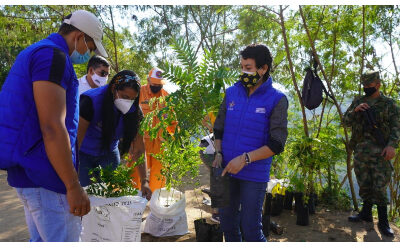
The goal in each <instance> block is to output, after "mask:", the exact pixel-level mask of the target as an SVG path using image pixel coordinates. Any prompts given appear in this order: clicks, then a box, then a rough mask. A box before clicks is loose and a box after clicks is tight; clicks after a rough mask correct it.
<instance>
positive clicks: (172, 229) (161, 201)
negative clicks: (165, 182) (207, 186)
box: [143, 188, 188, 237]
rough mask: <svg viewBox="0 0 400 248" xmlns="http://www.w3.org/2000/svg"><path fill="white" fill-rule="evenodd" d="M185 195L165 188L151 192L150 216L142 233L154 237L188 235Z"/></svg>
mask: <svg viewBox="0 0 400 248" xmlns="http://www.w3.org/2000/svg"><path fill="white" fill-rule="evenodd" d="M185 208H186V200H185V194H183V193H182V192H180V191H177V190H175V189H171V190H170V191H167V189H166V188H162V189H158V190H156V191H154V192H153V195H152V196H151V200H150V214H149V216H148V217H147V218H146V224H145V226H144V230H143V232H145V233H149V234H151V235H153V236H155V237H165V236H175V235H185V234H187V233H188V225H187V217H186V211H185Z"/></svg>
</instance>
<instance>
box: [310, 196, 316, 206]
mask: <svg viewBox="0 0 400 248" xmlns="http://www.w3.org/2000/svg"><path fill="white" fill-rule="evenodd" d="M311 196H312V197H313V198H314V205H315V206H318V195H317V194H315V193H311V194H310V197H311Z"/></svg>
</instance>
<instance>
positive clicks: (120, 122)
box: [78, 70, 151, 199]
mask: <svg viewBox="0 0 400 248" xmlns="http://www.w3.org/2000/svg"><path fill="white" fill-rule="evenodd" d="M140 86H141V85H140V79H139V77H138V76H137V75H136V74H135V73H134V72H133V71H129V70H124V71H121V72H119V73H117V74H116V75H115V76H114V77H113V78H112V79H111V82H110V83H109V84H108V85H105V86H103V87H99V88H95V89H91V90H88V91H86V92H84V93H83V94H82V95H81V97H80V104H79V110H80V112H79V115H80V116H79V127H78V144H79V160H80V164H79V180H80V183H81V185H82V186H87V185H89V184H90V180H89V175H88V173H89V170H90V169H92V168H95V167H97V166H98V165H101V166H103V167H105V166H108V165H112V166H113V167H114V168H116V167H117V166H118V165H119V163H120V153H121V155H124V154H125V153H127V152H130V153H131V154H132V156H133V158H134V159H138V158H139V157H140V156H141V155H142V154H144V152H145V148H144V142H143V137H142V136H141V135H140V133H139V132H138V129H139V125H140V122H141V120H142V119H143V113H142V110H141V108H140V107H139V94H140ZM121 138H122V142H121V144H119V143H120V139H121ZM131 146H132V149H130V148H131ZM138 168H139V174H140V179H141V183H142V184H141V191H142V193H143V196H146V198H148V199H150V197H151V190H150V188H149V185H148V176H147V168H146V163H144V164H141V165H139V166H138Z"/></svg>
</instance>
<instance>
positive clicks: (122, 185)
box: [86, 155, 144, 197]
mask: <svg viewBox="0 0 400 248" xmlns="http://www.w3.org/2000/svg"><path fill="white" fill-rule="evenodd" d="M142 163H144V156H143V155H142V156H141V157H140V158H139V159H138V160H137V161H136V162H135V163H134V164H133V165H132V166H131V167H128V166H127V165H126V163H121V164H120V165H118V166H117V168H116V169H113V168H112V166H111V165H109V166H106V167H102V166H100V165H99V166H98V167H96V168H94V169H91V170H90V171H89V175H91V176H92V177H91V178H90V180H91V181H92V184H90V185H89V186H88V187H87V189H86V191H87V193H88V194H89V195H95V196H102V197H121V196H134V195H137V194H138V190H137V189H136V188H134V187H133V185H134V184H133V183H134V182H133V180H132V177H131V175H132V171H133V169H134V168H135V167H136V165H138V164H142Z"/></svg>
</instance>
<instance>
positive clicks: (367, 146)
mask: <svg viewBox="0 0 400 248" xmlns="http://www.w3.org/2000/svg"><path fill="white" fill-rule="evenodd" d="M367 76H368V75H367ZM375 77H376V75H375ZM371 78H372V80H368V78H367V79H365V78H364V80H363V83H364V85H366V84H369V83H370V82H372V81H373V80H374V79H375V78H374V74H372V77H371V75H370V79H371ZM378 79H379V74H378ZM361 103H367V104H368V105H369V106H370V107H371V109H373V111H374V113H375V119H376V123H377V126H378V128H379V129H380V130H381V131H382V133H383V136H384V139H385V141H386V142H387V146H392V147H394V148H397V147H398V142H399V139H400V109H399V107H398V105H397V104H396V102H395V101H394V100H393V99H391V98H388V97H386V96H384V95H383V94H382V92H381V95H380V96H379V97H378V98H375V99H369V98H368V97H366V96H362V97H357V98H356V99H355V100H354V101H353V102H352V104H351V105H350V107H349V108H348V109H347V111H346V113H345V114H344V124H345V125H346V126H349V127H351V129H352V136H351V140H350V148H351V149H353V150H354V172H355V174H356V177H357V182H358V185H359V187H360V192H359V195H360V197H361V198H362V199H363V201H364V202H366V201H368V202H371V203H373V204H377V205H386V204H387V203H388V199H387V193H386V189H387V186H388V184H389V182H390V178H391V174H392V170H393V169H392V167H391V166H390V164H389V162H388V161H386V160H384V157H383V156H381V153H382V150H383V147H381V146H379V145H378V142H377V140H376V139H375V138H374V136H373V135H372V132H371V130H370V128H369V126H368V124H367V122H366V121H365V119H364V117H363V115H362V113H361V111H359V112H355V111H354V109H355V107H357V106H358V105H360V104H361Z"/></svg>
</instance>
